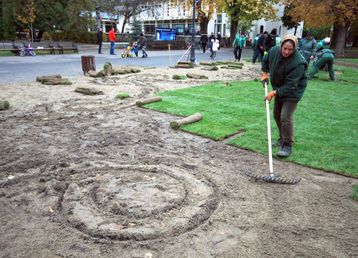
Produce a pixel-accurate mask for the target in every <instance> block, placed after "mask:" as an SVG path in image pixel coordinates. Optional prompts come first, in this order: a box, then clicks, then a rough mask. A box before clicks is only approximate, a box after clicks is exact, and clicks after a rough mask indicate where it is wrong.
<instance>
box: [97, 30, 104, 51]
mask: <svg viewBox="0 0 358 258" xmlns="http://www.w3.org/2000/svg"><path fill="white" fill-rule="evenodd" d="M102 42H103V30H102V28H99V29H98V31H97V43H98V54H102Z"/></svg>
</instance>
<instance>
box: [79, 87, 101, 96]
mask: <svg viewBox="0 0 358 258" xmlns="http://www.w3.org/2000/svg"><path fill="white" fill-rule="evenodd" d="M75 92H78V93H82V94H85V95H103V91H101V90H97V89H95V88H85V87H77V88H76V89H75Z"/></svg>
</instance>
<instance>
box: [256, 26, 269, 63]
mask: <svg viewBox="0 0 358 258" xmlns="http://www.w3.org/2000/svg"><path fill="white" fill-rule="evenodd" d="M267 35H268V32H267V31H265V32H264V33H263V34H262V35H261V36H260V37H259V39H258V40H257V44H256V51H257V52H258V55H260V56H261V59H262V58H263V57H264V54H265V46H264V42H265V39H266V37H267ZM258 55H257V56H258ZM253 61H254V62H253V63H255V62H256V58H255V60H253Z"/></svg>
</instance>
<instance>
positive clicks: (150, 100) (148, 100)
mask: <svg viewBox="0 0 358 258" xmlns="http://www.w3.org/2000/svg"><path fill="white" fill-rule="evenodd" d="M161 100H162V98H161V97H158V96H156V97H151V98H146V99H141V100H138V101H137V102H136V103H135V104H136V105H137V106H138V107H143V106H144V105H145V104H150V103H153V102H157V101H161Z"/></svg>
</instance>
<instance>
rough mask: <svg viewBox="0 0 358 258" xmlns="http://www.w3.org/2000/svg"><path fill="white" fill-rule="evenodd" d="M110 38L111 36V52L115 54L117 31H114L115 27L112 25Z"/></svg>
mask: <svg viewBox="0 0 358 258" xmlns="http://www.w3.org/2000/svg"><path fill="white" fill-rule="evenodd" d="M108 38H109V42H111V48H110V51H109V54H110V55H115V53H114V48H115V43H116V33H115V31H114V27H112V29H111V30H110V31H109V33H108Z"/></svg>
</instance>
